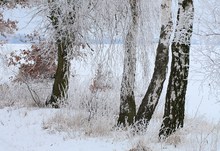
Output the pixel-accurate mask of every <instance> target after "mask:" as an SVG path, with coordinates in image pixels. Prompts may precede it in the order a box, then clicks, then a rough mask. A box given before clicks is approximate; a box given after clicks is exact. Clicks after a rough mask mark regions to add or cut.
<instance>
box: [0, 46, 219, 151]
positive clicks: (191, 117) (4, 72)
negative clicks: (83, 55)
mask: <svg viewBox="0 0 220 151" xmlns="http://www.w3.org/2000/svg"><path fill="white" fill-rule="evenodd" d="M27 47H30V46H29V45H4V46H2V47H1V49H0V50H1V51H0V52H1V59H0V62H1V66H0V70H1V72H0V83H1V85H0V93H1V94H0V115H1V116H0V151H63V150H67V151H68V150H69V151H90V150H94V151H129V150H130V151H136V150H137V151H139V150H140V151H220V116H219V115H220V114H219V113H220V103H217V101H218V98H217V97H216V96H215V95H214V94H212V93H210V91H209V83H208V81H207V82H206V81H203V83H201V81H198V80H195V78H196V74H195V72H194V71H193V69H194V68H192V69H191V70H192V71H191V72H190V81H189V86H188V91H187V97H186V101H187V103H186V113H187V116H186V123H185V127H184V129H182V130H181V131H178V132H177V133H176V134H175V135H173V136H172V137H170V138H169V139H168V140H167V141H166V142H159V141H158V137H157V134H158V131H159V128H160V124H161V120H162V114H163V113H162V111H163V104H164V99H163V96H164V94H163V96H162V99H161V101H160V103H159V106H158V108H157V111H156V114H155V115H154V118H153V120H152V121H151V123H150V125H149V128H148V131H147V132H146V133H144V134H136V133H135V132H134V131H133V130H132V128H127V129H120V128H115V127H114V126H115V124H116V120H117V115H118V109H119V90H120V74H121V67H120V66H115V65H114V67H115V68H118V69H117V73H112V75H111V76H113V77H114V78H112V79H111V77H108V78H110V79H111V80H112V81H114V82H113V84H112V89H110V90H109V91H106V92H97V93H91V92H90V91H89V86H90V85H91V83H92V78H93V76H94V74H95V71H91V70H90V69H89V68H91V67H97V64H92V63H91V61H92V60H93V59H88V60H87V62H84V63H79V64H77V66H75V67H73V66H72V74H74V75H75V76H74V77H71V85H70V98H69V102H70V105H69V107H65V108H63V109H50V108H37V107H36V105H35V104H34V102H33V100H32V98H31V96H30V94H29V92H28V90H27V87H26V86H25V85H22V84H13V83H12V82H11V81H10V80H9V79H11V77H13V76H14V75H16V73H17V70H18V69H17V68H15V67H8V66H7V64H6V62H7V61H6V60H5V58H4V55H6V54H8V53H9V52H10V51H13V50H16V49H25V48H27ZM194 48H196V46H194V47H193V49H194ZM103 55H105V54H103ZM115 57H116V58H115V59H114V60H118V58H117V57H118V56H117V55H116V56H115ZM99 61H100V62H103V61H104V60H99ZM76 62H77V61H76ZM119 62H121V63H122V61H121V60H119ZM191 64H192V65H193V67H196V66H197V65H196V63H195V62H194V60H192V61H191ZM74 65H76V64H74ZM140 70H141V69H140V68H139V69H138V71H140ZM113 71H114V70H113ZM108 72H109V71H108ZM88 75H89V76H88ZM140 77H141V76H140ZM140 77H139V79H138V80H137V82H138V84H137V85H139V84H140V83H141V82H142V81H141V80H142V79H140ZM201 79H202V78H201ZM105 82H109V81H105ZM29 84H30V86H31V88H33V89H34V90H35V91H36V92H37V94H38V95H39V96H40V99H41V101H42V102H44V101H45V100H46V98H47V97H48V96H49V95H50V91H51V81H48V82H46V83H43V84H42V83H31V82H30V83H29ZM142 84H143V82H142ZM73 90H74V91H73ZM137 91H138V92H137V102H138V103H140V100H141V98H142V95H143V94H142V93H144V91H145V90H139V89H137ZM138 103H137V105H138ZM132 148H133V150H131V149H132ZM135 149H136V150H135Z"/></svg>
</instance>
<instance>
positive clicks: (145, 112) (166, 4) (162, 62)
mask: <svg viewBox="0 0 220 151" xmlns="http://www.w3.org/2000/svg"><path fill="white" fill-rule="evenodd" d="M171 4H172V1H171V0H163V1H162V4H161V24H162V25H161V31H160V39H159V43H158V46H157V50H156V60H155V67H154V72H153V76H152V79H151V82H150V84H149V86H148V89H147V92H146V94H145V96H144V98H143V100H142V103H141V105H140V107H139V109H138V112H137V115H136V121H138V123H139V124H141V125H144V126H147V124H148V123H149V121H150V119H151V117H152V115H153V113H154V110H155V108H156V106H157V104H158V101H159V98H160V95H161V91H162V89H163V84H164V81H165V79H166V73H167V64H168V60H169V46H170V37H171V34H172V30H173V22H172V14H171Z"/></svg>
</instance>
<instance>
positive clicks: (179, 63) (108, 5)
mask: <svg viewBox="0 0 220 151" xmlns="http://www.w3.org/2000/svg"><path fill="white" fill-rule="evenodd" d="M16 2H17V3H19V4H20V5H23V6H26V7H27V6H28V7H30V6H31V5H33V6H35V7H36V3H37V4H38V5H39V7H38V9H39V10H41V11H39V12H44V15H45V19H46V23H47V25H48V26H47V32H48V35H49V38H48V41H47V43H48V44H50V45H47V46H50V47H48V49H50V48H51V50H53V51H54V52H55V56H56V59H57V64H56V70H55V74H54V82H53V88H52V92H51V96H50V98H49V100H47V101H46V103H45V104H46V106H50V107H53V108H60V107H61V106H62V104H65V103H66V102H67V101H68V89H69V77H70V65H71V59H73V58H74V57H77V56H80V54H81V53H82V52H81V49H82V47H88V48H89V50H90V51H94V50H93V49H92V47H91V44H90V43H91V42H90V41H89V38H90V37H98V38H101V39H102V38H104V37H105V36H103V35H111V34H113V36H119V37H120V38H121V39H122V44H123V48H124V50H123V51H124V64H123V74H122V80H121V89H120V108H119V117H118V121H117V125H118V126H127V125H137V126H138V127H142V128H144V130H146V128H147V126H148V124H149V122H150V120H151V118H152V115H153V113H154V111H155V109H156V107H157V104H158V102H159V99H160V96H161V92H162V90H163V85H164V82H165V80H166V78H167V76H168V73H167V71H168V68H170V70H171V71H170V74H169V81H168V86H167V88H166V97H165V109H164V115H163V121H162V124H161V128H160V131H159V138H160V139H164V138H167V137H168V136H170V135H171V134H172V133H174V132H175V131H176V130H178V129H180V128H182V127H183V126H184V116H185V95H186V91H187V83H188V74H189V66H190V64H189V57H190V55H189V54H190V45H191V37H192V32H193V19H194V5H193V0H178V11H177V12H176V13H174V14H176V15H175V16H173V15H172V13H173V10H172V0H162V2H161V8H160V13H161V21H160V34H159V37H158V38H159V41H158V44H157V48H156V56H155V63H154V70H153V75H152V77H151V80H150V83H149V85H148V88H147V89H146V93H145V95H144V97H143V99H142V102H141V104H140V106H139V108H137V109H136V101H135V87H134V85H135V79H136V65H137V63H136V60H137V49H138V45H139V44H138V43H139V39H138V35H139V32H140V31H141V30H140V28H142V27H143V26H147V25H144V24H143V25H142V26H141V19H142V18H141V15H147V14H142V11H141V9H140V7H141V6H140V5H141V3H148V2H146V1H140V0H126V1H125V0H104V1H103V0H81V1H78V0H47V1H40V2H39V1H31V0H30V1H16ZM147 5H151V4H150V3H149V4H147ZM1 6H2V7H5V6H9V3H8V1H2V2H1ZM10 6H11V5H10ZM13 7H15V5H14V6H13ZM174 20H175V22H174ZM0 21H1V22H0V24H1V25H4V27H5V28H2V29H1V31H0V32H1V34H2V35H3V33H4V32H6V31H7V32H8V33H10V31H11V30H8V28H9V29H15V28H16V24H15V23H14V22H12V21H10V20H8V21H3V19H2V20H0ZM12 25H13V26H12ZM173 34H174V37H172V35H173ZM102 36H103V37H102ZM101 42H103V41H101ZM112 44H113V43H112ZM51 45H52V46H51ZM146 47H147V46H146ZM146 49H147V48H146ZM48 51H49V50H48ZM169 53H171V58H170V59H171V65H170V67H168V62H169ZM73 66H74V65H73ZM137 130H139V129H137Z"/></svg>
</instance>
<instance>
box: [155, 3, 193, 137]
mask: <svg viewBox="0 0 220 151" xmlns="http://www.w3.org/2000/svg"><path fill="white" fill-rule="evenodd" d="M193 17H194V7H193V0H179V1H178V13H177V23H176V30H175V34H174V40H173V42H172V46H171V48H172V62H171V73H170V79H169V83H168V88H167V94H166V102H165V112H164V117H163V123H162V126H161V129H160V133H159V136H160V138H166V137H168V136H169V135H171V134H172V133H173V132H175V131H176V130H177V129H179V128H182V127H183V124H184V114H185V95H186V90H187V82H188V73H189V51H190V40H191V37H192V30H193Z"/></svg>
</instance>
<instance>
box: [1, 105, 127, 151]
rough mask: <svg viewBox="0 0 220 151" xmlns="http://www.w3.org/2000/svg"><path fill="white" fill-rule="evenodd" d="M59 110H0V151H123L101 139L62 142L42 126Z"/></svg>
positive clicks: (122, 144)
mask: <svg viewBox="0 0 220 151" xmlns="http://www.w3.org/2000/svg"><path fill="white" fill-rule="evenodd" d="M56 112H59V110H54V109H37V108H29V109H28V108H21V109H15V108H4V109H1V110H0V114H1V117H0V134H1V135H0V150H1V151H6V150H7V151H42V150H45V151H62V150H66V151H73V150H74V151H88V150H91V149H92V150H96V151H99V150H100V151H113V150H118V151H120V150H125V149H126V148H127V146H126V145H127V144H126V143H125V142H115V141H113V140H110V139H102V138H78V139H68V138H67V139H65V135H64V134H62V133H50V132H48V131H46V130H44V129H43V126H42V122H43V121H45V120H47V118H48V117H51V116H52V115H53V114H55V113H56Z"/></svg>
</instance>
